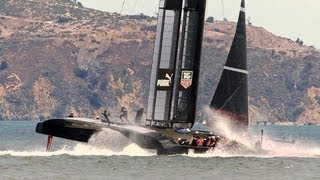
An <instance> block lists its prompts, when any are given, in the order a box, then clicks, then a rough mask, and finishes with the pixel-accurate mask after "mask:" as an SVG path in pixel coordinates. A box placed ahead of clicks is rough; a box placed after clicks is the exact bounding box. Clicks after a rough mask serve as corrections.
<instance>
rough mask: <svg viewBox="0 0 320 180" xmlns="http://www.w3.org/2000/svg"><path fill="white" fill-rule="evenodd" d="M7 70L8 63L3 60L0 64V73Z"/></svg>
mask: <svg viewBox="0 0 320 180" xmlns="http://www.w3.org/2000/svg"><path fill="white" fill-rule="evenodd" d="M7 68H8V63H7V61H5V60H3V61H2V62H1V64H0V70H1V71H2V70H5V69H7Z"/></svg>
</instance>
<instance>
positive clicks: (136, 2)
mask: <svg viewBox="0 0 320 180" xmlns="http://www.w3.org/2000/svg"><path fill="white" fill-rule="evenodd" d="M137 4H138V0H136V1H135V2H134V5H133V8H132V9H131V13H130V14H133V11H134V10H135V9H136V6H137Z"/></svg>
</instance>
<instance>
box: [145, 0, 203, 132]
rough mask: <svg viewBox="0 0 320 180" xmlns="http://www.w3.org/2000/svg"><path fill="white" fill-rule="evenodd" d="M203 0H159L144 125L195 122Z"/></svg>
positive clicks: (190, 123)
mask: <svg viewBox="0 0 320 180" xmlns="http://www.w3.org/2000/svg"><path fill="white" fill-rule="evenodd" d="M205 5H206V0H160V6H159V16H158V28H157V34H156V41H155V48H154V55H153V63H152V72H151V80H150V89H149V99H148V110H147V125H155V126H171V125H172V124H174V123H183V124H189V125H191V126H192V124H193V123H194V121H195V112H196V100H197V91H198V86H197V84H198V78H199V67H200V59H201V45H202V36H203V25H204V15H205Z"/></svg>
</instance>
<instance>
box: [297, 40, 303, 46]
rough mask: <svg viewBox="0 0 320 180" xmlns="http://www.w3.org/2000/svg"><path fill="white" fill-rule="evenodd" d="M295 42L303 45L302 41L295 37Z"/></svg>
mask: <svg viewBox="0 0 320 180" xmlns="http://www.w3.org/2000/svg"><path fill="white" fill-rule="evenodd" d="M296 43H297V44H299V45H300V46H302V45H303V41H302V40H301V39H300V38H297V40H296Z"/></svg>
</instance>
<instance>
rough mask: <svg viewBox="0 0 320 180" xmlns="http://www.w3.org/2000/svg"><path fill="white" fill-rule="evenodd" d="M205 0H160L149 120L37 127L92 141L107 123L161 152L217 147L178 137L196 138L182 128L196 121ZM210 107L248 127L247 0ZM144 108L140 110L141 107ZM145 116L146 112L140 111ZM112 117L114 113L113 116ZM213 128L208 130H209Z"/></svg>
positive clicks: (60, 121) (66, 121)
mask: <svg viewBox="0 0 320 180" xmlns="http://www.w3.org/2000/svg"><path fill="white" fill-rule="evenodd" d="M205 9H206V0H160V6H159V15H158V25H157V32H156V39H155V47H154V54H153V63H152V70H151V79H150V87H149V98H148V109H147V114H146V120H145V122H146V123H145V125H144V126H139V125H131V124H113V123H106V122H100V121H97V120H96V119H90V118H76V117H70V118H55V119H49V120H45V121H42V122H39V123H38V124H37V126H36V132H38V133H42V134H46V135H49V138H48V146H51V145H50V144H51V142H52V137H53V136H56V137H61V138H66V139H70V140H75V141H80V142H88V141H89V139H90V138H91V136H92V135H93V134H94V133H97V132H100V131H101V130H102V129H105V128H106V129H111V130H114V131H117V132H120V133H121V134H123V135H124V136H125V137H127V138H128V139H130V140H131V141H132V142H134V143H136V144H137V145H139V146H140V147H142V148H146V149H155V150H157V153H158V154H183V153H188V151H189V150H190V149H193V150H194V152H196V153H197V152H200V153H203V152H206V151H207V150H209V149H212V147H208V146H193V145H190V144H183V143H181V142H180V143H179V140H181V139H188V138H192V136H193V133H187V134H181V133H178V131H177V129H181V128H191V127H192V126H193V125H194V123H195V121H196V112H197V100H198V81H199V70H200V62H201V49H202V38H203V29H204V18H205ZM210 107H211V108H213V109H214V110H216V111H221V112H223V113H224V114H226V115H227V116H228V117H230V118H231V119H232V120H235V121H236V122H237V124H238V125H239V126H241V127H245V128H248V124H249V121H248V94H247V63H246V24H245V2H244V0H242V1H241V10H240V15H239V20H238V24H237V29H236V33H235V37H234V40H233V43H232V46H231V49H230V52H229V55H228V59H227V61H226V64H225V66H224V70H223V73H222V76H221V79H220V82H219V85H218V87H217V90H216V92H215V94H214V97H213V99H212V102H211V104H210ZM139 113H140V114H141V111H140V112H139ZM139 116H140V117H141V115H139ZM110 120H111V121H113V120H112V119H110ZM208 133H209V132H204V134H208Z"/></svg>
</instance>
